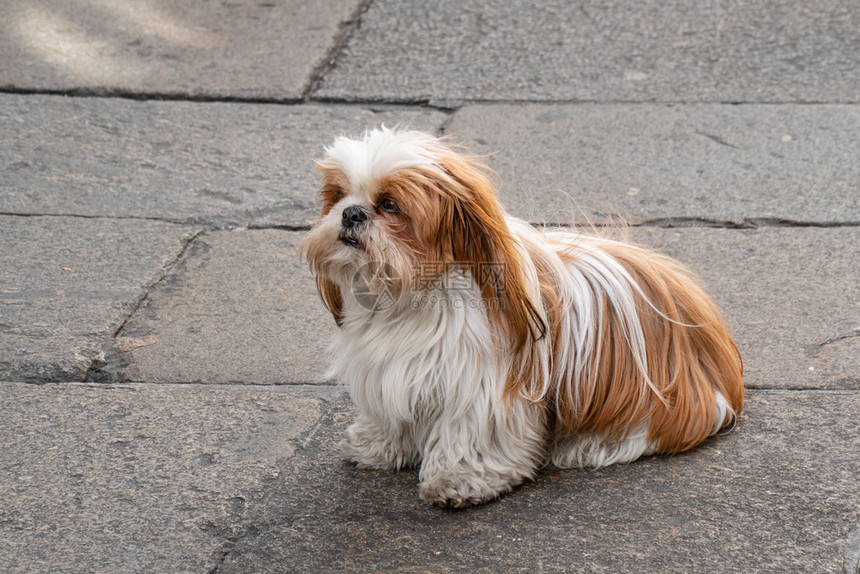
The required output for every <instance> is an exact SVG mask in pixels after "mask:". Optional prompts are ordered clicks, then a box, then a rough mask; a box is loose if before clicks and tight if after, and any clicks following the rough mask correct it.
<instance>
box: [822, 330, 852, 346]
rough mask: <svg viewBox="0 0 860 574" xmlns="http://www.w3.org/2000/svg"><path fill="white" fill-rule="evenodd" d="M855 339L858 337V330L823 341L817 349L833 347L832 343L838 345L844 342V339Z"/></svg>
mask: <svg viewBox="0 0 860 574" xmlns="http://www.w3.org/2000/svg"><path fill="white" fill-rule="evenodd" d="M855 337H860V329H854V330H853V331H851V332H850V333H843V334H842V335H837V336H836V337H833V338H831V339H827V340H826V341H824V342H823V343H821V344H820V345H818V348H819V349H820V348H821V347H826V346H828V345H833V344H834V343H838V342H840V341H844V340H846V339H853V338H855Z"/></svg>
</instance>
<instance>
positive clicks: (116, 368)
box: [101, 230, 335, 384]
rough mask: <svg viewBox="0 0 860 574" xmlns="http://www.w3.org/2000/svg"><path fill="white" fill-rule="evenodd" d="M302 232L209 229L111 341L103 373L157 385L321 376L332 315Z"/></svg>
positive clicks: (307, 380) (290, 380)
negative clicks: (303, 250)
mask: <svg viewBox="0 0 860 574" xmlns="http://www.w3.org/2000/svg"><path fill="white" fill-rule="evenodd" d="M303 236H304V234H303V233H297V232H288V231H279V230H257V231H244V232H242V231H235V232H230V231H226V232H213V233H207V234H205V235H203V236H201V237H200V238H199V239H198V240H197V241H196V242H195V243H194V245H192V246H191V248H190V249H189V251H188V253H187V256H186V257H185V258H184V260H183V261H182V262H181V263H180V265H179V266H178V267H177V270H176V273H175V274H173V275H172V276H171V277H169V278H168V279H167V280H165V281H164V282H163V283H162V284H160V285H159V286H158V288H157V289H155V290H153V292H152V294H151V295H150V297H149V298H148V299H147V301H146V303H145V305H144V306H143V307H142V308H141V309H140V310H139V311H138V312H137V313H136V314H135V316H134V317H132V319H131V320H130V321H128V322H127V323H126V325H125V326H124V328H123V330H122V332H121V333H120V334H119V337H117V339H116V340H115V344H114V347H113V351H112V352H111V353H110V354H109V356H108V360H107V364H106V365H105V366H104V368H103V369H102V373H101V376H102V377H103V378H106V379H108V380H123V381H127V380H130V381H141V382H154V383H173V382H203V383H248V384H282V383H322V382H325V378H324V376H323V375H324V373H325V370H326V369H327V367H328V358H327V357H328V354H327V352H326V351H327V341H328V338H329V336H330V335H331V333H332V332H333V331H334V329H335V324H334V320H333V319H332V317H331V315H330V314H329V313H328V311H326V310H325V308H324V307H323V305H322V303H321V302H320V301H319V297H318V296H317V294H316V287H315V283H314V280H313V277H312V276H311V274H310V271H309V270H308V267H307V264H306V263H302V262H300V261H299V257H298V245H299V242H300V241H301V238H302V237H303Z"/></svg>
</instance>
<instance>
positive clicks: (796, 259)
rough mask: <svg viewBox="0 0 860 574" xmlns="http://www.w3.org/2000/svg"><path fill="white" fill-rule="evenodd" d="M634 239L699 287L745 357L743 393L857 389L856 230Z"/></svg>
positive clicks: (645, 233) (651, 233)
mask: <svg viewBox="0 0 860 574" xmlns="http://www.w3.org/2000/svg"><path fill="white" fill-rule="evenodd" d="M631 235H632V237H633V239H635V240H637V241H640V242H643V243H646V244H648V245H651V246H654V247H655V248H657V249H658V250H660V251H663V252H665V253H667V254H669V255H672V256H674V257H676V258H677V259H679V260H680V261H683V262H684V263H686V264H687V265H689V266H690V267H692V268H693V269H694V270H695V271H696V272H697V273H698V274H699V276H700V277H701V278H702V279H703V281H704V282H705V285H706V287H707V288H708V291H709V292H710V293H712V294H713V296H714V298H715V299H716V300H717V301H718V303H719V304H720V306H721V308H722V310H723V313H724V315H725V316H726V318H727V320H728V323H729V325H730V327H731V331H732V333H733V335H734V336H735V339H736V341H737V343H738V347H739V348H740V350H741V354H742V355H743V359H744V382H745V384H746V385H747V386H748V387H754V388H756V387H758V388H762V387H764V388H794V389H804V388H816V389H860V281H858V274H860V228H857V227H843V228H833V229H819V228H778V229H774V228H768V229H758V230H733V229H701V228H699V229H677V230H662V229H660V230H658V229H645V228H637V229H633V230H632V233H631ZM858 416H860V413H858Z"/></svg>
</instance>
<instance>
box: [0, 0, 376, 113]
mask: <svg viewBox="0 0 860 574" xmlns="http://www.w3.org/2000/svg"><path fill="white" fill-rule="evenodd" d="M359 3H360V2H359V0H313V1H310V2H306V1H302V2H298V1H295V0H290V1H287V2H190V3H189V2H170V1H168V0H147V1H145V2H122V1H121V0H72V1H70V0H35V1H34V0H8V1H5V2H3V3H2V4H0V53H2V54H3V66H2V67H0V87H14V88H18V89H27V90H55V91H67V90H81V91H84V92H102V93H110V92H119V93H134V94H142V93H143V94H164V95H180V96H207V97H216V96H220V97H234V98H271V99H277V100H285V99H298V98H301V97H303V96H304V94H305V92H306V91H307V89H308V88H310V86H311V83H312V81H313V80H314V76H315V74H316V73H317V70H318V68H319V69H321V67H322V66H325V65H326V62H327V59H328V58H329V57H330V52H331V50H332V49H333V48H334V47H335V45H336V42H337V39H338V38H339V36H340V35H341V34H342V23H344V22H346V21H348V20H350V19H351V18H352V16H353V14H354V13H355V11H356V9H357V7H358V5H359Z"/></svg>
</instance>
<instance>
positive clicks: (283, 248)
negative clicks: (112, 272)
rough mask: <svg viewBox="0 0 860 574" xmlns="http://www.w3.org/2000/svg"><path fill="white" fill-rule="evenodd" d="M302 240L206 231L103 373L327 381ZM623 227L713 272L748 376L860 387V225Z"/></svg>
mask: <svg viewBox="0 0 860 574" xmlns="http://www.w3.org/2000/svg"><path fill="white" fill-rule="evenodd" d="M302 236H303V234H302V233H295V232H285V231H277V230H260V231H248V232H215V233H208V234H205V235H203V236H202V237H201V238H200V239H198V241H197V243H195V245H194V246H193V247H192V248H191V249H189V252H188V254H187V257H186V258H185V259H184V260H183V262H181V264H180V265H179V268H178V269H177V272H176V273H175V274H174V275H172V276H171V277H169V278H168V279H167V280H165V281H164V282H163V283H162V284H161V285H159V286H158V288H157V289H154V290H153V292H152V293H151V295H150V297H149V298H148V299H147V302H146V304H145V305H144V306H143V307H142V308H141V309H140V311H139V312H138V313H137V314H136V315H135V316H134V317H133V318H132V319H131V320H130V321H129V322H128V323H127V324H126V325H125V327H124V328H123V331H122V332H121V333H120V334H119V337H118V338H117V339H116V341H115V344H114V347H113V352H112V353H110V354H109V356H108V362H107V365H105V366H104V368H103V372H102V376H103V377H105V378H106V379H107V380H114V381H149V382H162V383H170V382H192V381H196V382H208V383H228V382H237V383H248V384H261V383H267V384H279V383H296V382H302V383H319V382H323V380H324V377H323V375H324V372H325V369H326V367H327V364H328V354H327V345H328V341H329V339H330V336H331V334H332V333H333V331H334V330H335V328H336V327H335V325H334V322H333V321H332V319H331V317H330V316H329V315H328V313H327V311H325V309H324V308H323V307H322V304H321V303H320V302H319V298H318V297H317V294H316V290H315V287H314V283H313V280H312V278H311V275H310V271H308V269H307V266H306V265H305V264H303V263H300V262H299V261H298V256H297V245H298V243H299V241H300V239H301V237H302ZM617 236H618V237H619V238H622V239H629V240H633V241H636V242H640V243H643V244H646V245H649V246H652V247H654V248H656V249H658V250H660V251H662V252H665V253H667V254H669V255H672V256H674V257H676V258H677V259H679V260H681V261H683V262H684V263H686V264H687V265H689V266H690V267H692V268H693V269H694V270H695V271H696V272H697V273H698V274H699V275H700V276H701V277H702V279H703V281H704V282H705V284H706V286H707V288H708V290H709V292H711V293H712V294H713V296H714V298H715V299H716V301H717V302H718V304H719V305H720V307H721V308H722V310H723V313H724V315H725V317H726V319H727V321H728V323H729V325H730V327H731V331H732V333H733V335H734V337H735V339H736V341H737V343H738V345H739V348H740V349H741V352H742V354H743V357H744V365H745V381H746V384H747V385H748V386H750V387H754V388H801V389H802V388H816V389H860V336H858V328H860V287H858V283H857V269H858V268H860V230H858V229H857V228H852V227H849V228H833V229H819V228H782V229H775V228H766V229H759V230H730V229H705V228H685V229H652V228H633V229H629V230H628V233H619V234H617ZM799 270H802V272H799ZM834 309H838V310H840V311H839V312H838V313H833V310H834ZM214 357H217V358H218V360H213V358H214Z"/></svg>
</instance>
